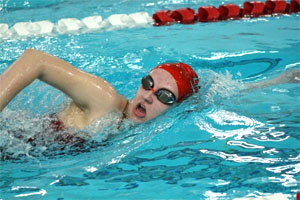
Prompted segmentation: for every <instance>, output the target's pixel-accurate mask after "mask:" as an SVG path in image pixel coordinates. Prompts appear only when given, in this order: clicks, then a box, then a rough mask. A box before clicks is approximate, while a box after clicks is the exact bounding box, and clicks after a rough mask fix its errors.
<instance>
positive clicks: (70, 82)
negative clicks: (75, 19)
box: [0, 49, 118, 111]
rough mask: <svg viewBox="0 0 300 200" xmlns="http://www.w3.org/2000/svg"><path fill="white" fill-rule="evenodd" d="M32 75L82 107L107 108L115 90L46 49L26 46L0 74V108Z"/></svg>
mask: <svg viewBox="0 0 300 200" xmlns="http://www.w3.org/2000/svg"><path fill="white" fill-rule="evenodd" d="M35 79H40V80H41V81H43V82H46V83H48V84H49V85H52V86H53V87H55V88H57V89H59V90H61V91H62V92H64V93H65V94H67V95H68V96H69V97H70V98H72V99H73V101H74V103H75V104H76V105H77V106H78V107H79V108H81V109H82V110H85V111H87V110H88V111H91V110H98V111H99V109H100V110H101V109H103V110H106V109H109V108H105V106H110V105H111V103H110V102H114V100H115V99H117V96H118V94H117V93H116V91H115V90H114V88H113V87H112V86H111V85H110V84H109V83H107V82H106V81H105V80H103V79H101V78H99V77H96V76H93V75H90V74H88V73H85V72H83V71H80V70H78V69H76V68H75V67H73V66H72V65H71V64H69V63H67V62H65V61H63V60H61V59H59V58H57V57H55V56H52V55H49V54H47V53H44V52H41V51H38V50H33V49H28V50H26V51H25V52H24V54H23V55H22V56H21V57H20V58H19V59H18V60H16V61H15V62H14V63H13V64H12V65H11V66H10V67H9V68H8V69H7V70H6V71H5V72H4V73H3V74H2V75H1V76H0V111H2V110H3V109H4V107H5V106H6V105H7V104H8V103H9V102H10V101H11V100H12V99H13V98H14V97H15V96H16V95H17V94H18V93H19V92H20V91H21V90H22V89H23V88H25V87H26V86H27V85H29V84H30V83H31V82H32V81H34V80H35Z"/></svg>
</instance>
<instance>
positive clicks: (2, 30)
mask: <svg viewBox="0 0 300 200" xmlns="http://www.w3.org/2000/svg"><path fill="white" fill-rule="evenodd" d="M243 6H244V7H243V8H240V7H239V6H237V5H235V4H225V5H221V6H219V7H218V8H216V7H215V6H202V7H200V8H198V13H197V14H196V13H195V11H194V10H193V9H191V8H181V9H177V10H174V11H171V10H161V11H157V12H156V13H154V14H153V15H152V17H150V16H149V14H148V13H147V12H137V13H132V14H129V15H126V14H116V15H111V16H109V17H108V18H106V19H104V20H103V19H102V17H101V16H91V17H86V18H84V19H81V20H79V19H76V18H64V19H60V20H59V21H58V22H57V23H56V24H54V23H52V22H51V21H48V20H45V21H38V22H19V23H16V24H14V25H13V26H12V27H9V26H8V24H0V40H1V39H18V38H24V37H32V36H45V35H55V34H80V33H86V32H96V31H112V30H119V29H124V28H138V27H149V26H151V25H154V26H163V25H171V24H175V23H182V24H193V23H196V22H215V21H222V20H233V19H241V18H249V17H250V18H251V17H260V16H264V15H275V14H276V15H278V14H291V13H298V12H300V0H290V3H287V2H286V1H285V0H267V1H266V2H265V3H263V2H261V1H247V2H244V4H243Z"/></svg>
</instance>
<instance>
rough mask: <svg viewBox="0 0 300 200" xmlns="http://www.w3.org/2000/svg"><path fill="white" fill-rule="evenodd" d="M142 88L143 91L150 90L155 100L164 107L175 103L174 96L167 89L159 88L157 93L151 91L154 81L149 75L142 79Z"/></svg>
mask: <svg viewBox="0 0 300 200" xmlns="http://www.w3.org/2000/svg"><path fill="white" fill-rule="evenodd" d="M142 86H143V88H144V89H145V90H151V91H152V92H153V94H154V95H155V96H156V97H157V99H158V100H159V101H160V102H162V103H163V104H166V105H169V106H170V105H173V104H175V103H176V97H175V95H174V94H173V93H172V92H171V91H170V90H168V89H165V88H161V89H159V90H157V91H155V90H154V89H153V87H154V81H153V79H152V77H151V76H150V75H148V76H145V77H144V78H143V79H142Z"/></svg>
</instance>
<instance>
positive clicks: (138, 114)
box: [0, 49, 300, 129]
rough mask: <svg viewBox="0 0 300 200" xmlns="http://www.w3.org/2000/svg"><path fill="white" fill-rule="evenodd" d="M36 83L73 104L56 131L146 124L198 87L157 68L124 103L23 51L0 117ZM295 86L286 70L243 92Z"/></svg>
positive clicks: (5, 78) (298, 74) (295, 75)
mask: <svg viewBox="0 0 300 200" xmlns="http://www.w3.org/2000/svg"><path fill="white" fill-rule="evenodd" d="M35 79H39V80H41V81H43V82H45V83H47V84H49V85H51V86H53V87H55V88H57V89H59V90H60V91H62V92H63V93H65V94H66V95H67V96H69V97H70V98H71V99H72V102H71V103H70V105H69V107H67V108H66V109H64V110H62V111H61V112H60V113H58V114H57V118H58V120H57V121H55V122H54V125H55V126H57V127H56V128H58V129H59V127H61V126H63V127H70V128H76V129H82V128H84V127H86V126H88V125H89V124H90V123H92V122H93V121H94V120H95V119H98V118H99V117H101V116H103V115H105V114H106V113H109V112H112V111H114V110H119V111H120V112H121V113H123V118H128V119H132V120H133V121H135V122H137V123H142V122H146V121H149V120H151V119H153V118H155V117H157V116H159V115H160V114H162V113H163V112H165V111H167V110H168V109H170V108H171V107H172V106H173V105H175V104H176V103H180V102H182V101H183V100H185V99H187V98H188V97H189V96H191V95H193V93H196V92H198V82H199V80H198V75H197V74H196V72H195V71H194V70H193V69H192V68H191V67H190V66H189V65H187V64H184V63H169V64H161V65H158V66H157V67H155V68H154V69H152V70H151V71H150V73H149V74H148V75H147V76H145V77H144V78H142V81H141V83H142V84H141V86H140V87H139V89H138V90H137V93H136V96H135V98H134V99H133V100H130V101H129V100H127V99H126V98H125V97H124V96H121V95H119V94H118V93H117V92H116V90H115V89H114V88H113V87H112V85H111V84H109V83H108V82H107V81H105V80H103V79H102V78H100V77H96V76H94V75H91V74H88V73H86V72H83V71H81V70H79V69H77V68H75V67H73V66H72V65H71V64H69V63H68V62H65V61H63V60H61V59H59V58H57V57H55V56H52V55H49V54H47V53H45V52H42V51H38V50H34V49H27V50H26V51H25V52H24V53H23V55H22V56H21V57H20V58H19V59H17V60H16V61H15V62H14V63H13V64H12V65H11V66H10V67H9V68H8V69H7V70H6V71H4V73H3V74H2V75H1V76H0V111H2V110H3V109H4V108H5V107H6V105H7V104H8V103H9V102H10V101H11V100H12V99H13V98H14V97H15V96H16V95H17V94H18V93H19V92H20V91H21V90H22V89H24V88H25V87H26V86H27V85H29V84H30V83H31V82H33V81H34V80H35ZM299 80H300V70H299V69H296V70H287V71H286V72H284V73H283V74H282V75H280V76H278V77H276V78H274V79H271V80H268V81H264V82H260V83H251V84H248V88H249V89H253V88H262V87H266V86H271V85H274V84H279V83H289V82H290V83H292V82H299Z"/></svg>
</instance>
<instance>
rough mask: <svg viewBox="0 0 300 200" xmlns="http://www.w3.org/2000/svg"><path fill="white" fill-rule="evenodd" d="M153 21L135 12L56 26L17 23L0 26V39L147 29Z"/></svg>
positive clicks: (72, 20) (66, 21)
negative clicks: (10, 25)
mask: <svg viewBox="0 0 300 200" xmlns="http://www.w3.org/2000/svg"><path fill="white" fill-rule="evenodd" d="M153 23H154V22H153V19H152V18H151V16H149V14H148V13H146V12H137V13H132V14H129V15H126V14H116V15H111V16H109V17H108V18H106V19H104V20H103V19H102V17H101V16H91V17H86V18H84V19H82V20H79V19H76V18H63V19H60V20H59V21H58V22H57V23H56V24H54V23H52V22H51V21H48V20H45V21H38V22H19V23H16V24H14V25H13V26H12V27H10V28H9V26H8V25H7V24H0V39H18V38H24V37H32V36H45V35H55V34H79V33H86V32H95V31H113V30H119V29H124V28H138V27H147V26H151V25H152V24H153Z"/></svg>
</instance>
